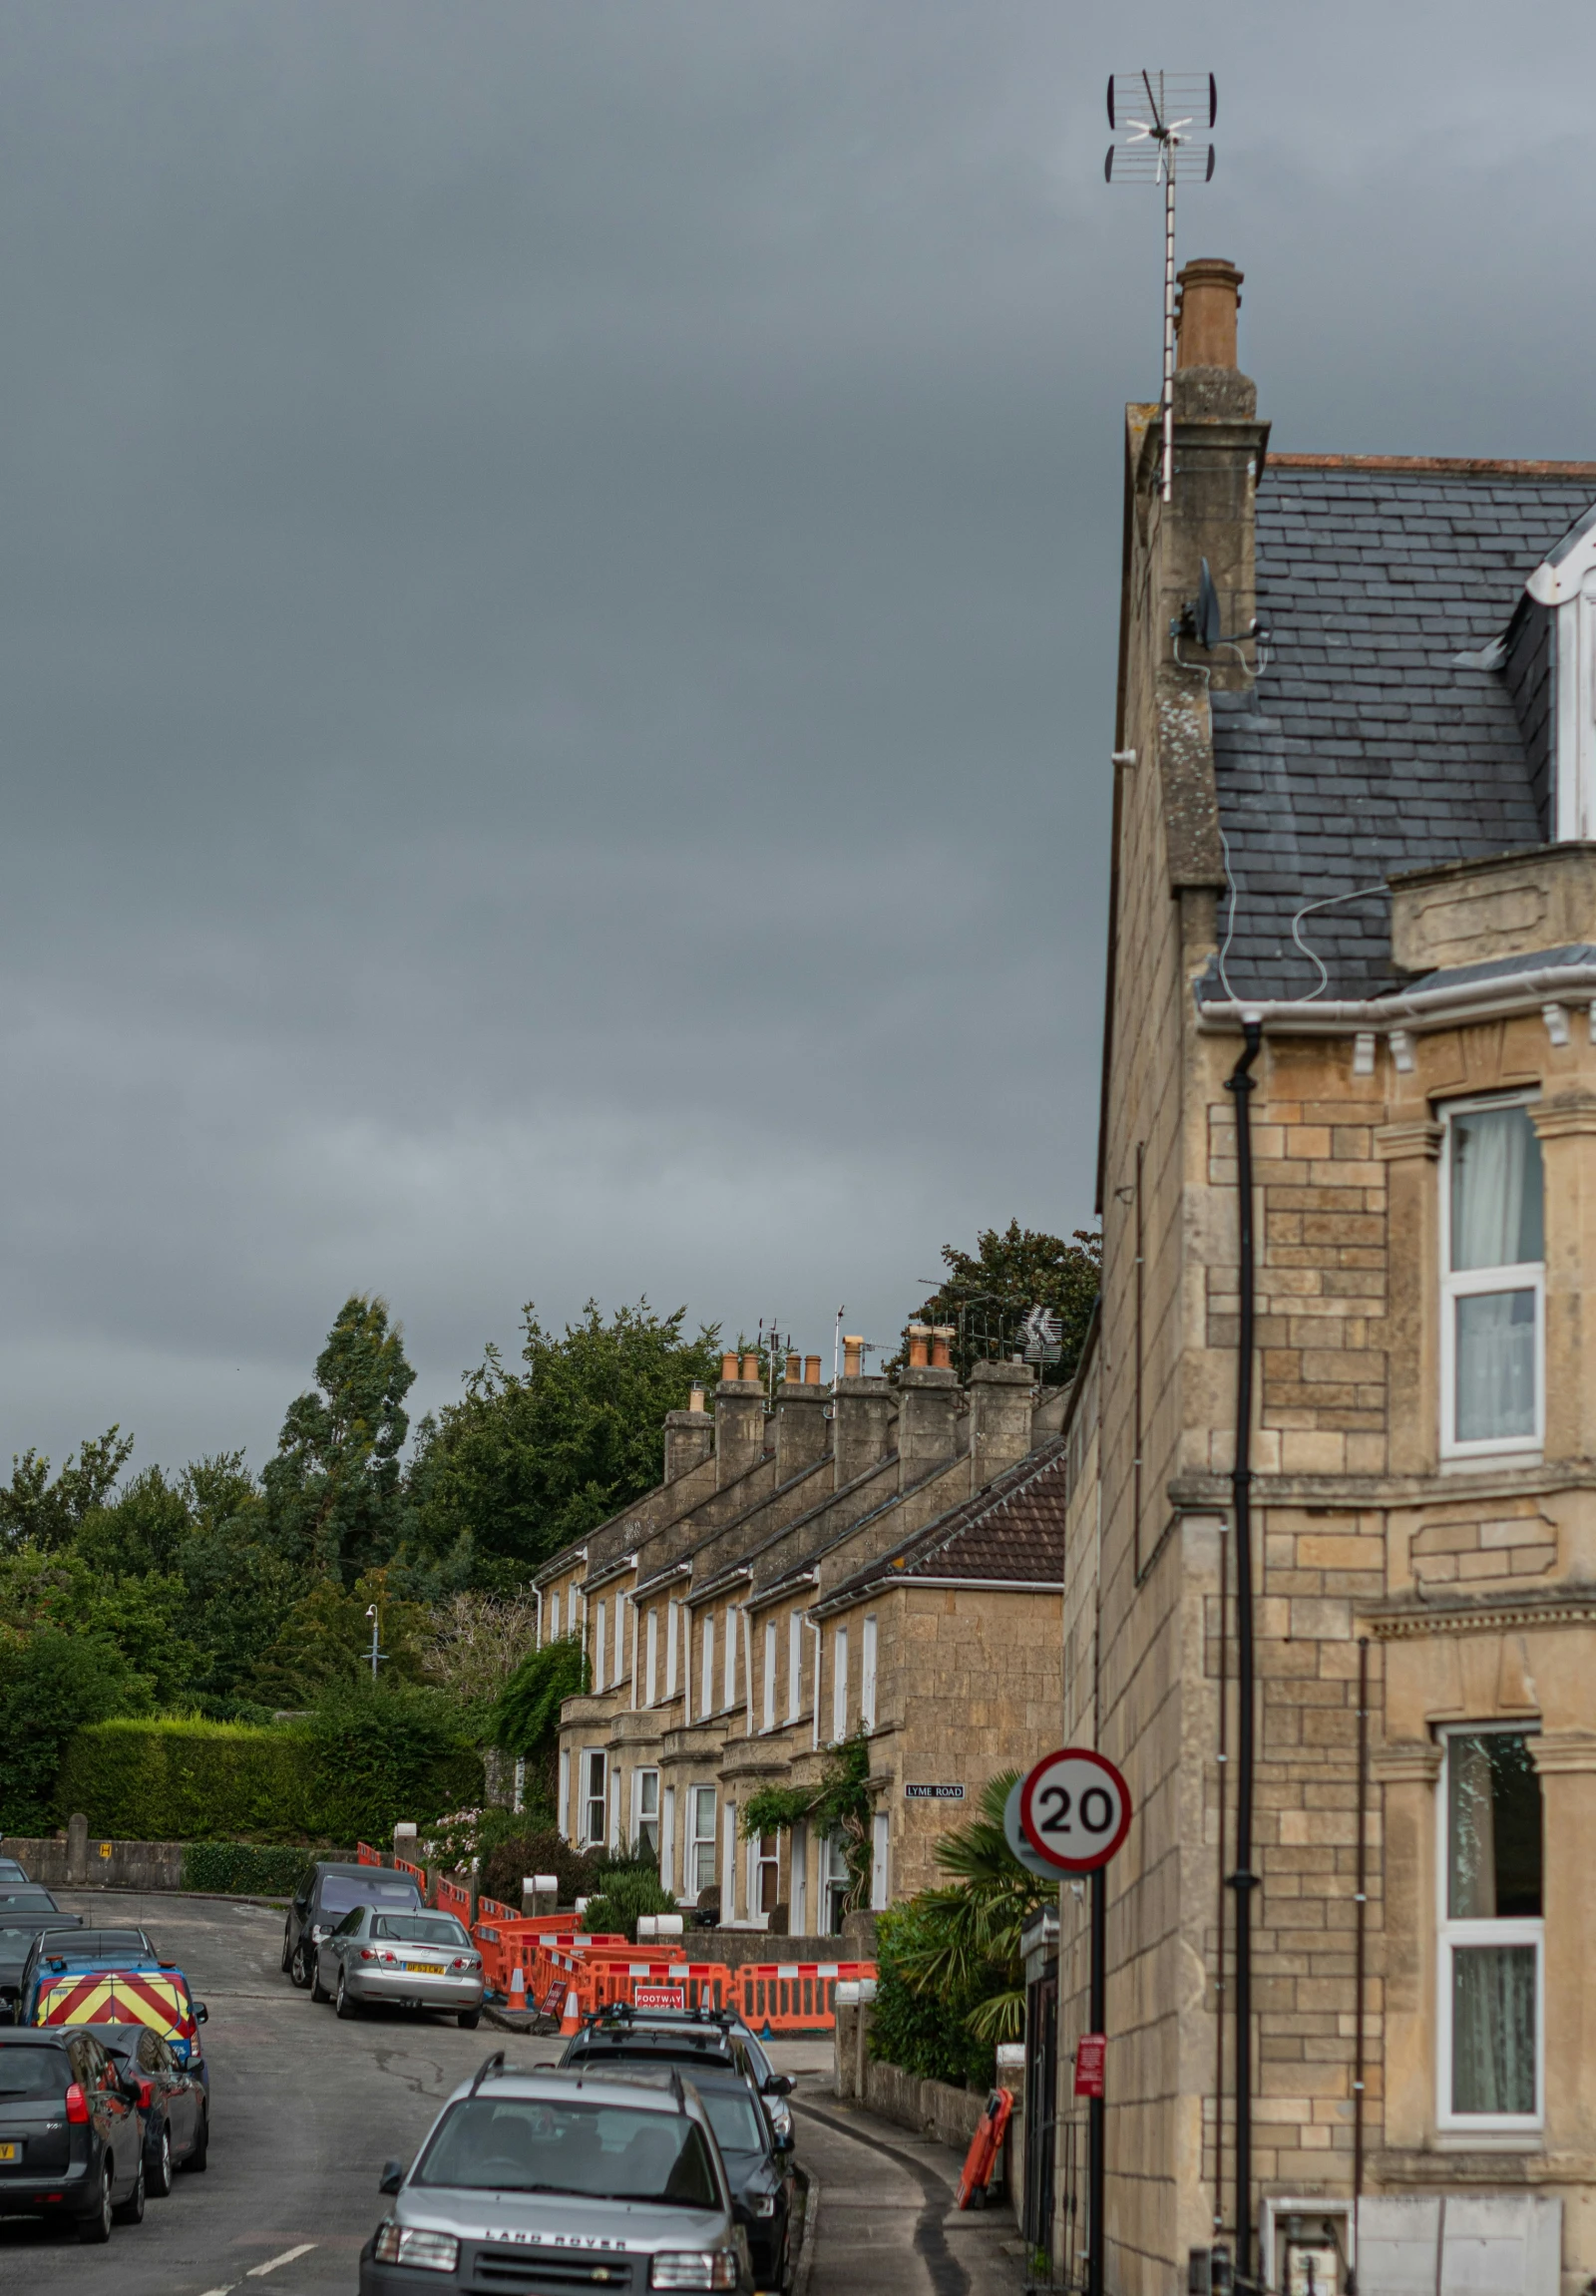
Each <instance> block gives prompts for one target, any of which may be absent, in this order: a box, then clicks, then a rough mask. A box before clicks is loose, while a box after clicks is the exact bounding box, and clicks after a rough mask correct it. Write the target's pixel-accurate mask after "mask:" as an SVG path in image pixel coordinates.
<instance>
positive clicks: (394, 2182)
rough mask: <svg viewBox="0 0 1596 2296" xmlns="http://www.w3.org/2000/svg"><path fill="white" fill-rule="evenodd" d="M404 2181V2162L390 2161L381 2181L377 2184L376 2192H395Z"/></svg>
mask: <svg viewBox="0 0 1596 2296" xmlns="http://www.w3.org/2000/svg"><path fill="white" fill-rule="evenodd" d="M404 2180H405V2164H404V2162H403V2161H402V2160H390V2161H389V2163H388V2165H387V2167H386V2168H385V2169H384V2170H383V2172H382V2180H381V2182H380V2183H379V2184H378V2186H377V2190H378V2191H379V2192H397V2191H398V2189H399V2187H400V2185H401V2184H403V2182H404Z"/></svg>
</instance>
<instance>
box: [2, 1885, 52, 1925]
mask: <svg viewBox="0 0 1596 2296" xmlns="http://www.w3.org/2000/svg"><path fill="white" fill-rule="evenodd" d="M24 1912H26V1913H53V1914H54V1915H55V1917H56V1920H57V1922H59V1921H60V1919H61V1908H60V1906H59V1905H57V1903H56V1901H55V1899H54V1898H53V1897H52V1896H51V1895H50V1892H49V1891H48V1890H47V1889H0V1913H24Z"/></svg>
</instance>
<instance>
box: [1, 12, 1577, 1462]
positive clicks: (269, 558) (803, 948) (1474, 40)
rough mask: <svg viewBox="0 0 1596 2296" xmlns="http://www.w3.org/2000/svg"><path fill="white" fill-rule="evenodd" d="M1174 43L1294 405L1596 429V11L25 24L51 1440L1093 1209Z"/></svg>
mask: <svg viewBox="0 0 1596 2296" xmlns="http://www.w3.org/2000/svg"><path fill="white" fill-rule="evenodd" d="M1394 14H1395V17H1396V20H1395V21H1393V17H1394ZM1531 32H1532V33H1533V37H1534V42H1535V46H1534V49H1533V51H1530V50H1529V49H1528V47H1527V46H1526V45H1525V42H1526V40H1527V37H1528V35H1529V34H1530V33H1531ZM1144 57H1145V58H1148V59H1150V60H1152V61H1154V62H1157V61H1159V60H1163V61H1165V62H1167V63H1168V64H1170V65H1171V67H1175V66H1182V67H1184V66H1189V65H1192V64H1212V65H1213V66H1214V67H1215V69H1217V70H1218V71H1219V73H1220V75H1221V82H1222V90H1223V103H1224V111H1223V113H1222V119H1221V145H1222V153H1223V157H1222V162H1221V168H1220V173H1219V175H1218V177H1217V178H1216V180H1215V183H1214V185H1213V186H1212V187H1211V188H1209V189H1208V190H1206V191H1200V192H1193V193H1192V195H1191V196H1190V198H1189V199H1188V201H1187V203H1186V207H1185V210H1184V213H1183V217H1182V232H1181V236H1182V247H1183V252H1185V253H1188V254H1189V253H1195V252H1199V251H1223V252H1227V253H1230V254H1233V255H1234V256H1235V257H1236V258H1237V259H1238V260H1239V261H1241V262H1242V264H1243V265H1244V267H1245V268H1246V270H1247V273H1248V283H1247V289H1246V303H1245V308H1244V315H1243V316H1244V341H1245V347H1246V358H1247V363H1248V365H1249V366H1250V368H1251V369H1252V371H1253V372H1254V373H1256V374H1257V376H1258V377H1259V380H1260V384H1261V388H1262V392H1263V398H1264V403H1265V411H1266V412H1268V413H1270V414H1271V415H1272V416H1273V417H1274V419H1275V423H1276V438H1277V441H1278V442H1279V443H1281V444H1283V445H1294V446H1332V447H1346V448H1362V449H1366V450H1372V451H1373V450H1382V451H1403V450H1427V451H1437V452H1465V453H1466V452H1485V453H1490V452H1496V453H1510V454H1523V455H1535V454H1561V455H1579V454H1589V453H1591V452H1592V451H1593V443H1596V442H1593V441H1592V439H1591V437H1590V435H1589V434H1590V431H1591V422H1590V417H1589V415H1588V412H1587V407H1586V392H1585V387H1584V375H1585V373H1586V371H1587V370H1588V367H1589V363H1590V343H1589V336H1590V331H1591V321H1590V316H1589V309H1590V306H1589V298H1588V297H1587V296H1585V295H1584V293H1583V282H1584V277H1585V273H1586V270H1587V268H1588V265H1587V263H1586V259H1585V254H1584V238H1585V233H1586V225H1585V222H1584V220H1583V210H1582V208H1581V205H1580V202H1579V200H1578V198H1577V196H1572V195H1570V187H1573V186H1576V185H1577V184H1578V182H1579V181H1581V180H1582V179H1581V177H1580V175H1579V172H1578V161H1579V159H1580V157H1581V156H1582V152H1583V142H1584V138H1585V135H1586V130H1585V127H1584V122H1583V113H1584V109H1585V95H1584V90H1585V81H1586V65H1587V63H1588V32H1587V27H1586V19H1585V16H1584V14H1583V12H1581V11H1577V10H1576V9H1574V8H1573V7H1564V6H1556V5H1553V6H1547V7H1545V8H1543V9H1541V10H1540V11H1537V12H1536V14H1535V16H1534V18H1533V19H1532V20H1531V19H1525V20H1524V24H1523V28H1522V31H1515V30H1514V28H1513V27H1511V26H1509V27H1508V28H1507V30H1506V31H1505V32H1504V30H1503V28H1502V25H1501V21H1500V18H1499V14H1498V13H1497V12H1494V11H1490V10H1487V9H1485V8H1484V7H1482V6H1467V5H1465V6H1453V7H1449V8H1446V9H1444V10H1442V9H1439V8H1429V7H1416V6H1415V7H1412V8H1408V9H1405V10H1402V11H1398V12H1393V11H1390V10H1377V9H1376V8H1374V7H1372V6H1368V5H1363V6H1354V7H1351V8H1347V9H1343V10H1341V11H1339V12H1338V13H1337V15H1336V17H1335V20H1334V23H1332V22H1330V20H1328V19H1327V18H1325V16H1324V15H1323V13H1322V12H1318V11H1306V10H1304V11H1300V12H1295V11H1283V10H1281V9H1280V8H1279V7H1278V5H1277V6H1273V7H1270V8H1264V7H1261V6H1257V7H1255V6H1251V5H1248V6H1234V7H1230V8H1227V9H1224V10H1221V11H1218V12H1215V14H1214V15H1213V17H1212V20H1211V21H1210V22H1209V23H1207V24H1203V23H1200V22H1198V21H1197V20H1196V19H1195V18H1194V17H1193V15H1192V12H1191V11H1190V9H1189V8H1181V9H1178V10H1177V9H1175V8H1173V7H1160V8H1148V9H1144V10H1142V11H1140V12H1139V13H1138V12H1132V13H1131V14H1130V15H1127V14H1126V12H1125V11H1124V10H1123V8H1112V9H1111V8H1109V7H1107V6H1106V5H1099V6H1086V7H1080V6H1076V7H1072V8H1069V9H1060V8H1057V7H1054V6H1040V5H1002V4H997V5H994V4H991V0H988V4H984V5H983V6H982V7H980V8H979V9H978V8H973V7H970V6H968V5H961V6H952V5H946V4H944V0H870V5H868V6H864V5H855V6H852V7H843V6H836V5H823V4H816V0H806V4H804V5H801V6H800V5H786V4H783V5H779V6H778V5H771V6H743V5H739V6H735V7H734V6H730V5H721V6H717V7H707V6H695V5H687V4H684V0H648V4H646V5H644V4H641V0H624V4H623V0H576V4H569V5H561V6H553V5H549V6H536V5H518V6H515V7H490V6H485V5H480V4H478V5H473V6H472V7H471V8H469V9H455V10H439V9H437V8H436V7H433V6H430V5H429V6H426V7H419V6H418V7H411V6H406V5H401V4H397V0H380V4H373V5H370V6H353V5H350V6H339V5H336V4H334V5H331V6H329V5H326V4H325V0H320V4H318V5H315V6H305V7H293V6H289V5H285V4H283V0H273V4H271V5H269V6H260V7H248V6H243V7H229V8H226V9H217V8H214V7H209V6H206V7H198V6H197V7H194V8H163V7H156V6H144V5H140V4H138V0H116V4H115V5H108V6H103V7H97V6H90V5H81V6H76V7H73V8H71V9H62V8H60V7H59V6H57V5H54V4H52V5H49V6H40V7H13V8H12V9H11V10H9V11H8V12H7V13H6V15H5V16H4V17H3V19H0V295H3V298H4V311H5V321H4V325H3V327H0V406H3V409H4V425H3V429H0V457H3V469H4V480H5V501H6V508H7V516H6V520H5V523H4V527H3V530H0V740H3V743H4V750H3V754H4V760H5V773H4V812H3V817H0V818H3V826H4V833H5V834H4V837H3V839H0V896H3V905H0V990H3V995H0V1055H3V1057H4V1061H5V1073H6V1077H7V1083H8V1087H9V1089H8V1093H7V1107H8V1121H7V1127H6V1149H7V1155H6V1170H7V1178H8V1183H9V1184H8V1186H7V1188H6V1191H5V1194H4V1198H3V1201H0V1310H3V1324H0V1335H3V1336H0V1377H3V1380H4V1390H3V1391H4V1393H5V1397H6V1406H5V1411H4V1413H3V1420H4V1424H3V1426H0V1447H10V1446H16V1445H20V1444H22V1443H24V1442H27V1441H38V1442H41V1443H43V1444H44V1445H45V1446H46V1447H47V1448H49V1449H52V1450H54V1451H55V1452H57V1453H58V1454H59V1452H60V1450H61V1449H62V1448H63V1447H64V1446H66V1445H67V1444H69V1443H70V1442H72V1441H74V1440H75V1439H76V1438H77V1437H78V1435H80V1434H81V1433H83V1432H85V1431H88V1430H89V1429H91V1428H94V1427H97V1426H99V1425H101V1424H103V1423H104V1422H105V1421H106V1420H108V1419H110V1418H111V1417H121V1418H122V1419H123V1420H124V1421H125V1422H126V1423H131V1424H133V1425H135V1426H136V1427H137V1428H138V1430H139V1433H140V1436H141V1452H142V1455H144V1456H147V1457H148V1456H150V1455H152V1454H154V1455H160V1456H166V1457H169V1458H175V1457H177V1456H179V1455H181V1454H183V1453H184V1452H186V1451H188V1450H194V1449H200V1448H208V1447H213V1446H216V1445H219V1444H222V1443H229V1442H234V1441H247V1442H248V1443H250V1444H251V1446H252V1447H253V1448H254V1450H255V1451H256V1453H257V1454H258V1452H259V1451H260V1449H261V1448H262V1447H263V1446H264V1445H265V1444H266V1443H268V1442H269V1441H270V1439H271V1437H272V1434H273V1432H274V1429H275V1424H276V1421H277V1418H278V1416H279V1414H280V1410H281V1406H282V1403H283V1401H284V1399H285V1397H286V1395H287V1394H288V1393H289V1392H290V1391H291V1390H292V1388H293V1387H294V1386H295V1385H296V1384H297V1383H298V1382H299V1381H300V1379H301V1378H302V1376H303V1372H304V1368H305V1366H306V1365H307V1363H308V1361H309V1358H310V1356H311V1354H312V1353H313V1351H314V1348H315V1346H316V1344H317V1342H318V1339H319V1337H320V1335H321V1333H322V1332H323V1331H324V1330H325V1327H326V1324H327V1322H328V1320H329V1318H330V1315H331V1313H332V1311H333V1310H334V1309H335V1308H336V1306H337V1304H338V1302H339V1300H340V1299H341V1297H342V1296H343V1294H344V1293H345V1292H346V1291H347V1290H349V1289H351V1288H354V1287H361V1288H368V1287H369V1288H375V1289H380V1290H382V1291H384V1292H385V1293H386V1294H387V1295H388V1296H389V1298H390V1299H391V1300H392V1302H393V1305H394V1307H395V1309H396V1311H397V1312H398V1313H399V1314H400V1315H402V1316H403V1317H404V1319H405V1321H406V1323H407V1326H408V1329H409V1333H410V1338H411V1343H412V1347H413V1351H414V1353H415V1355H416V1357H417V1359H418V1360H419V1361H420V1362H421V1363H422V1365H423V1368H424V1379H423V1388H422V1390H421V1392H422V1393H423V1394H424V1396H425V1397H426V1398H427V1399H436V1398H438V1397H440V1396H441V1395H443V1394H445V1393H447V1392H448V1391H449V1390H450V1389H451V1387H452V1385H453V1382H454V1380H455V1378H456V1377H457V1375H458V1372H459V1369H460V1368H461V1366H462V1365H463V1364H464V1363H465V1362H466V1361H467V1360H469V1359H470V1358H471V1357H472V1356H473V1354H474V1352H475V1350H476V1348H477V1347H478V1345H479V1343H480V1341H481V1339H483V1338H484V1337H486V1336H488V1335H490V1334H497V1335H500V1336H507V1335H508V1334H509V1333H510V1332H511V1331H512V1329H513V1326H514V1322H515V1317H516V1311H517V1309H518V1307H519V1304H520V1302H521V1301H522V1300H523V1299H525V1298H527V1297H529V1296H532V1297H536V1298H537V1299H538V1301H539V1303H540V1306H541V1307H542V1308H543V1309H544V1310H545V1312H546V1313H548V1314H551V1315H554V1316H556V1317H559V1316H563V1315H565V1314H568V1313H572V1312H575V1311H576V1310H577V1309H578V1308H579V1307H580V1305H581V1302H582V1300H583V1299H584V1298H585V1297H586V1296H587V1295H588V1294H589V1293H590V1292H594V1293H597V1294H598V1295H599V1296H600V1298H602V1299H603V1300H605V1301H606V1302H611V1303H612V1302H614V1301H617V1300H619V1299H621V1298H624V1297H630V1296H635V1294H636V1293H637V1292H639V1291H641V1290H646V1291H647V1292H648V1293H649V1295H650V1296H651V1297H652V1298H653V1299H654V1300H655V1301H656V1302H657V1303H659V1304H661V1305H666V1306H673V1305H675V1303H676V1302H677V1301H679V1300H684V1301H686V1302H688V1303H689V1305H690V1307H691V1309H692V1310H693V1312H694V1313H695V1314H700V1315H703V1316H706V1317H717V1318H726V1319H728V1320H729V1321H730V1323H731V1324H732V1326H733V1327H734V1328H735V1327H736V1325H737V1324H739V1323H741V1324H743V1325H746V1326H749V1327H751V1326H752V1324H753V1323H754V1322H755V1321H756V1320H757V1319H758V1318H759V1317H760V1316H761V1315H764V1314H768V1313H770V1312H773V1311H774V1312H777V1313H779V1314H780V1315H781V1316H782V1317H783V1319H784V1320H785V1321H788V1322H790V1324H791V1325H792V1327H793V1329H794V1331H795V1333H796V1335H797V1337H798V1339H799V1340H800V1342H801V1343H802V1344H804V1345H806V1346H808V1347H811V1348H815V1347H824V1345H825V1342H826V1339H827V1338H828V1336H829V1330H830V1319H831V1315H832V1312H833V1310H834V1309H835V1307H836V1306H837V1304H838V1302H839V1301H840V1300H846V1301H847V1302H848V1303H849V1319H848V1320H849V1324H850V1326H851V1327H853V1328H860V1329H864V1330H867V1331H869V1332H870V1333H872V1334H873V1335H874V1336H879V1337H882V1338H890V1337H891V1336H892V1335H893V1333H895V1331H896V1329H897V1326H898V1323H899V1321H900V1320H901V1317H902V1313H903V1310H904V1309H905V1307H906V1306H907V1305H909V1304H910V1303H911V1302H912V1300H913V1299H914V1298H915V1296H916V1286H917V1279H919V1278H920V1277H922V1276H925V1275H927V1274H929V1273H931V1272H932V1270H933V1269H934V1268H935V1265H936V1252H937V1247H938V1245H939V1244H940V1243H941V1242H943V1241H944V1240H952V1239H959V1240H964V1239H967V1238H968V1237H969V1236H970V1235H971V1234H972V1233H973V1231H974V1229H975V1228H976V1227H977V1226H978V1225H980V1224H982V1223H984V1222H986V1221H989V1220H1002V1219H1005V1218H1006V1217H1007V1216H1008V1215H1009V1214H1010V1212H1017V1213H1018V1214H1019V1215H1020V1216H1021V1217H1022V1218H1023V1219H1025V1220H1027V1221H1028V1222H1030V1223H1031V1224H1034V1225H1043V1226H1048V1227H1053V1228H1061V1229H1064V1230H1067V1229H1069V1228H1070V1227H1072V1226H1074V1225H1075V1224H1076V1223H1077V1222H1079V1221H1081V1220H1084V1219H1085V1218H1086V1217H1087V1216H1088V1213H1089V1208H1090V1186H1091V1159H1092V1147H1093V1133H1094V1110H1095V1083H1096V1078H1095V1050H1096V1036H1097V1023H1098V1010H1099V1003H1100V990H1099V972H1100V951H1101V934H1102V912H1103V902H1102V895H1103V889H1104V885H1105V879H1106V853H1105V834H1106V801H1107V766H1106V755H1107V750H1108V748H1109V746H1110V735H1111V730H1112V725H1111V718H1112V703H1113V693H1112V685H1113V644H1114V614H1115V603H1116V601H1115V597H1114V583H1115V579H1116V576H1117V566H1118V533H1117V522H1118V507H1119V486H1120V476H1119V459H1118V456H1119V437H1120V421H1121V418H1120V406H1121V403H1122V402H1123V400H1124V399H1125V398H1126V397H1133V396H1145V395H1151V394H1152V393H1153V392H1154V391H1155V390H1156V373H1157V339H1158V338H1157V292H1158V267H1157V266H1158V252H1159V251H1158V221H1157V211H1156V200H1155V198H1154V199H1153V200H1152V203H1151V204H1149V199H1150V197H1151V195H1150V194H1146V193H1136V192H1123V193H1121V192H1117V191H1116V192H1113V193H1109V192H1107V191H1105V190H1104V188H1103V186H1102V182H1101V152H1102V146H1103V144H1104V141H1105V131H1104V128H1103V126H1102V122H1101V83H1102V79H1103V76H1104V74H1105V73H1106V71H1107V70H1108V69H1109V68H1110V67H1113V66H1123V65H1125V64H1127V63H1134V62H1137V61H1139V60H1141V59H1142V58H1144ZM1559 187H1561V191H1559Z"/></svg>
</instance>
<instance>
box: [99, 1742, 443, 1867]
mask: <svg viewBox="0 0 1596 2296" xmlns="http://www.w3.org/2000/svg"><path fill="white" fill-rule="evenodd" d="M57 1790H58V1793H59V1795H60V1797H61V1805H62V1807H63V1808H65V1809H69V1810H82V1811H83V1812H84V1814H85V1815H86V1816H87V1818H88V1820H89V1830H90V1832H91V1833H93V1834H100V1835H110V1836H112V1837H114V1838H117V1839H120V1840H124V1841H185V1842H222V1843H227V1842H236V1841H238V1840H240V1839H245V1840H247V1839H250V1838H253V1839H255V1840H257V1841H265V1842H305V1841H319V1840H331V1841H345V1842H347V1841H354V1840H356V1839H357V1838H359V1837H361V1836H364V1837H365V1838H366V1839H367V1840H370V1841H381V1840H384V1839H385V1838H386V1837H387V1836H388V1835H389V1834H390V1833H391V1831H392V1829H393V1826H394V1825H395V1823H396V1822H397V1820H399V1819H400V1818H414V1819H415V1820H416V1821H417V1823H418V1824H420V1825H422V1826H425V1825H426V1824H427V1823H428V1822H429V1821H430V1820H431V1819H433V1818H435V1817H440V1816H442V1814H443V1813H444V1811H446V1810H450V1809H458V1808H460V1807H462V1806H463V1805H468V1804H471V1803H477V1802H480V1801H481V1799H482V1758H481V1756H480V1755H479V1754H478V1753H477V1752H476V1751H475V1750H474V1749H473V1748H472V1747H470V1746H467V1745H463V1744H461V1743H460V1742H459V1740H458V1739H456V1738H454V1737H453V1735H452V1732H451V1730H450V1728H449V1726H448V1723H447V1722H446V1720H444V1719H443V1718H442V1717H441V1715H440V1714H439V1713H438V1712H437V1711H435V1710H433V1709H431V1708H430V1707H429V1706H428V1705H427V1703H426V1701H425V1699H424V1698H419V1699H395V1700H393V1701H391V1702H390V1701H389V1700H387V1699H366V1700H365V1701H360V1700H352V1701H349V1702H347V1703H346V1704H340V1705H339V1706H338V1707H337V1708H335V1709H333V1710H330V1711H328V1712H326V1713H324V1714H317V1715H315V1716H313V1717H312V1718H310V1720H308V1721H306V1722H292V1723H282V1724H278V1725H275V1726H271V1727H260V1726H258V1725H256V1724H253V1723H249V1722H200V1721H198V1720H191V1719H183V1720H179V1719H172V1718H158V1719H156V1720H153V1721H122V1722H92V1723H90V1724H88V1725H87V1726H86V1727H85V1728H83V1729H79V1730H76V1731H75V1732H74V1733H73V1735H72V1738H71V1739H70V1741H69V1742H68V1745H67V1750H66V1754H65V1756H64V1758H63V1760H62V1765H61V1774H60V1778H59V1780H58V1786H57ZM254 1886H261V1887H263V1886H264V1884H259V1885H254Z"/></svg>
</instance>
